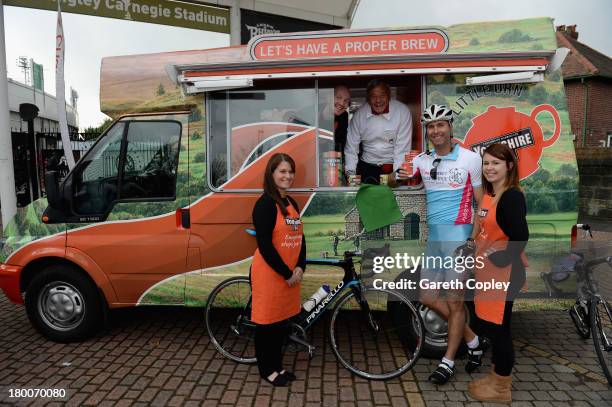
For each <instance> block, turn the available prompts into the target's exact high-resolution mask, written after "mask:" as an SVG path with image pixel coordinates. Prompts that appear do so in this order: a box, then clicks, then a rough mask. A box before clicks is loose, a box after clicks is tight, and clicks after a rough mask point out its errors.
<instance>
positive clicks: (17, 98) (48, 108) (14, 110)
mask: <svg viewBox="0 0 612 407" xmlns="http://www.w3.org/2000/svg"><path fill="white" fill-rule="evenodd" d="M8 92H9V120H10V122H11V130H12V131H27V129H28V124H27V123H26V122H23V121H22V120H21V118H20V117H19V105H20V104H21V103H32V104H35V105H36V106H37V107H38V109H39V111H38V117H37V118H36V119H35V120H34V131H35V132H39V131H45V132H59V124H58V121H57V103H56V99H55V97H54V96H51V95H49V94H47V93H45V94H43V93H42V92H41V91H39V90H37V91H36V93H35V92H34V90H33V89H32V87H31V86H28V85H24V84H22V83H20V82H17V81H14V80H12V79H10V78H9V80H8ZM66 112H67V115H68V126H69V127H74V128H76V129H78V127H79V116H78V112H77V110H76V109H75V108H73V107H72V106H70V105H66Z"/></svg>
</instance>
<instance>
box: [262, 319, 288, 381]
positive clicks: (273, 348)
mask: <svg viewBox="0 0 612 407" xmlns="http://www.w3.org/2000/svg"><path fill="white" fill-rule="evenodd" d="M288 336H289V325H288V323H287V320H284V321H280V322H275V323H273V324H267V325H257V328H256V329H255V356H256V357H257V367H258V368H259V375H260V376H261V377H264V378H267V377H268V376H270V375H271V374H272V373H274V372H279V373H280V371H281V370H283V344H284V343H285V341H286V339H287V337H288Z"/></svg>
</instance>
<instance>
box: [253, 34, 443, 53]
mask: <svg viewBox="0 0 612 407" xmlns="http://www.w3.org/2000/svg"><path fill="white" fill-rule="evenodd" d="M447 49H448V37H447V36H446V34H445V33H444V32H443V31H441V30H438V29H415V30H393V31H380V32H377V31H363V32H359V31H357V32H356V31H350V32H348V31H346V32H345V31H335V32H333V31H331V32H330V31H328V32H321V33H313V34H310V33H309V34H294V35H291V34H288V35H261V36H258V37H256V38H254V39H253V40H252V41H251V42H250V43H249V51H250V54H251V57H252V58H253V59H257V60H287V59H308V58H326V57H344V58H346V57H362V56H368V57H375V56H393V55H413V54H438V53H443V52H446V50H447Z"/></svg>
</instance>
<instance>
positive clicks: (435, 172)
mask: <svg viewBox="0 0 612 407" xmlns="http://www.w3.org/2000/svg"><path fill="white" fill-rule="evenodd" d="M421 121H422V122H423V125H424V126H425V129H426V132H427V138H428V140H429V142H430V143H431V144H432V145H433V150H432V151H428V152H425V153H422V154H420V155H418V156H417V157H416V158H415V159H414V161H413V165H412V166H413V169H414V176H415V177H418V176H420V177H421V178H422V179H423V184H424V185H425V190H426V193H427V226H428V229H429V238H428V241H427V250H426V253H425V255H426V259H428V261H430V262H431V263H434V264H433V265H432V264H429V267H427V268H426V267H423V269H422V270H421V280H424V279H427V280H429V282H451V283H452V282H463V281H465V277H466V274H467V272H465V271H463V269H461V272H459V270H457V271H456V270H454V269H453V268H444V263H447V262H446V261H445V260H446V259H447V258H448V257H451V258H452V257H454V253H455V250H456V249H457V248H458V247H459V246H462V245H464V244H465V243H466V241H473V239H472V238H471V234H472V222H473V210H472V207H473V200H474V198H475V199H476V202H480V199H481V198H482V188H481V175H482V160H481V158H480V156H479V155H478V154H476V153H474V152H472V151H470V150H467V149H465V148H462V147H460V146H459V144H456V143H453V141H452V138H453V135H452V131H453V112H452V110H450V109H449V108H448V107H446V106H444V105H436V104H433V105H431V106H429V107H428V108H427V109H425V111H424V112H423V116H422V118H421ZM410 175H411V174H408V173H407V172H406V171H405V170H403V169H400V170H399V171H398V172H397V175H396V178H397V180H400V181H401V180H406V179H408V178H410ZM432 260H433V261H432ZM440 260H441V261H440ZM447 264H448V263H447ZM453 286H454V287H457V284H451V287H453ZM463 296H464V291H463V290H462V289H452V290H446V291H442V292H441V291H440V290H421V298H420V300H421V303H423V304H424V305H426V306H427V307H429V308H430V309H432V310H434V311H435V312H436V313H437V314H438V315H440V316H441V317H443V318H444V319H446V320H447V321H448V348H447V350H446V354H445V355H444V357H443V358H442V361H441V362H440V364H439V365H438V367H437V369H436V370H435V371H434V372H433V373H432V374H431V375H430V376H429V380H430V381H432V382H433V383H436V384H444V383H446V382H447V381H448V380H449V379H450V378H451V376H453V374H454V371H455V370H454V369H455V362H454V359H455V354H456V352H457V349H458V348H459V345H460V344H461V338H464V339H465V341H466V343H467V345H468V362H467V364H466V366H465V370H466V371H467V372H468V373H471V372H473V371H474V370H475V369H476V368H477V367H479V366H480V365H481V364H482V355H483V353H484V348H485V347H486V346H487V344H486V342H484V341H482V343H481V341H480V340H479V338H478V336H476V335H475V334H474V332H473V331H472V330H471V329H470V327H469V326H468V325H467V324H466V323H465V317H466V315H465V309H464V301H463Z"/></svg>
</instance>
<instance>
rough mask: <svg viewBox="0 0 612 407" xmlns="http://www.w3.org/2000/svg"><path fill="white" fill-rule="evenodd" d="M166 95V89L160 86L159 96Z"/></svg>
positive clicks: (158, 88)
mask: <svg viewBox="0 0 612 407" xmlns="http://www.w3.org/2000/svg"><path fill="white" fill-rule="evenodd" d="M165 93H166V89H164V85H162V84H161V83H160V84H159V86H158V87H157V96H161V95H163V94H165Z"/></svg>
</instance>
